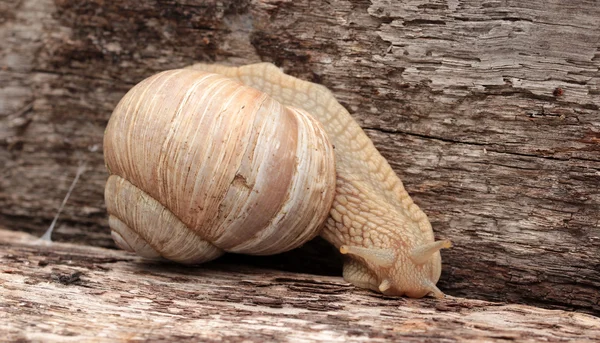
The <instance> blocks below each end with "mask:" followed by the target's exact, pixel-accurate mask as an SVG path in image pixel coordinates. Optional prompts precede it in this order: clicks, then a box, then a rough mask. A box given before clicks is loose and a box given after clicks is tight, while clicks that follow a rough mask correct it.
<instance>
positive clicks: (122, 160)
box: [104, 63, 451, 297]
mask: <svg viewBox="0 0 600 343" xmlns="http://www.w3.org/2000/svg"><path fill="white" fill-rule="evenodd" d="M332 144H333V145H334V146H335V149H333V148H332ZM104 153H105V159H106V165H107V168H108V170H109V172H110V174H111V175H110V177H109V179H108V182H107V185H106V192H105V198H106V203H107V209H108V213H109V225H110V227H111V230H112V236H113V238H114V240H115V242H116V243H117V244H118V245H119V246H120V247H122V248H124V249H126V250H130V251H135V252H136V253H138V254H140V255H141V256H144V257H148V258H158V257H164V258H168V259H171V260H174V261H178V262H183V263H199V262H203V261H208V260H211V259H214V258H216V257H218V256H220V255H221V254H222V253H223V252H224V251H231V252H239V253H247V254H274V253H278V252H282V251H286V250H289V249H292V248H294V247H297V246H299V245H301V244H303V243H304V242H306V241H308V240H310V239H311V238H313V237H314V236H315V235H317V234H320V235H321V236H322V237H323V238H325V239H326V240H328V241H329V242H330V243H332V244H333V245H334V246H335V247H337V248H338V249H339V250H340V252H341V253H342V254H345V255H346V257H345V263H344V273H343V274H344V278H345V279H346V280H347V281H349V282H351V283H352V284H354V285H356V286H358V287H364V288H369V289H372V290H375V291H378V292H382V293H384V294H390V295H407V296H410V297H422V296H425V295H427V294H432V295H434V296H436V297H443V293H442V292H441V291H440V290H439V289H438V288H437V287H436V286H435V284H436V282H437V281H438V279H439V277H440V273H441V257H440V253H439V250H440V249H442V248H448V247H450V246H451V244H450V242H449V241H447V240H443V241H434V236H433V231H432V228H431V224H430V223H429V220H428V219H427V216H426V215H425V213H423V211H421V209H420V208H419V207H418V206H417V205H416V204H414V202H413V201H412V199H411V198H410V196H409V195H408V193H407V192H406V190H405V189H404V186H403V184H402V182H401V181H400V179H399V178H398V177H397V176H396V174H395V173H394V172H393V170H392V169H391V167H390V166H389V164H388V163H387V161H386V160H385V159H384V158H383V157H382V156H381V155H380V154H379V152H378V151H377V149H376V148H375V147H374V145H373V143H372V142H371V140H370V139H369V138H368V137H367V136H366V134H365V133H364V132H363V130H362V129H361V128H360V126H359V125H358V124H357V123H356V122H355V121H354V120H353V119H352V117H351V116H350V115H349V113H348V112H347V111H346V110H345V109H344V107H343V106H341V105H340V104H339V103H338V102H337V101H336V100H335V98H334V97H333V95H332V94H331V92H329V91H328V90H327V89H326V88H325V87H323V86H320V85H315V84H313V83H309V82H306V81H302V80H299V79H296V78H293V77H291V76H288V75H285V74H283V73H282V72H281V71H280V70H279V69H278V68H276V67H275V66H273V65H271V64H268V63H261V64H255V65H248V66H243V67H239V68H235V67H225V66H220V65H209V64H196V65H194V66H191V67H189V68H188V69H184V70H173V71H166V72H163V73H160V74H157V75H155V76H152V77H150V78H148V79H146V80H144V81H142V82H141V83H140V84H138V85H136V86H135V87H134V88H133V89H131V90H130V91H129V92H128V93H127V94H126V95H125V97H124V98H123V99H122V100H121V102H120V103H119V104H118V106H117V107H116V109H115V111H114V112H113V115H112V116H111V119H110V121H109V124H108V127H107V130H106V133H105V139H104Z"/></svg>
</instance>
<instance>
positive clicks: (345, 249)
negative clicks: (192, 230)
mask: <svg viewBox="0 0 600 343" xmlns="http://www.w3.org/2000/svg"><path fill="white" fill-rule="evenodd" d="M188 68H189V69H192V70H196V71H203V72H209V73H215V74H220V75H223V76H226V77H227V78H229V79H233V80H237V81H239V82H241V83H242V84H244V85H246V86H250V87H252V88H253V89H257V90H259V91H261V92H264V93H266V94H268V96H269V98H272V99H274V100H275V101H276V102H278V103H280V104H281V105H283V106H284V107H286V108H288V109H299V111H302V113H310V115H311V116H312V117H313V118H315V120H316V121H318V122H319V124H318V125H317V126H319V125H322V128H323V130H324V132H325V133H326V136H327V138H325V139H328V140H329V141H330V143H332V144H333V146H334V147H335V148H334V149H333V151H334V155H335V157H334V162H331V163H330V164H328V166H329V167H331V166H335V171H334V176H333V179H332V178H331V177H329V178H327V177H326V178H321V179H320V180H324V179H327V180H329V181H331V182H332V185H333V192H332V194H333V195H331V198H329V195H328V193H327V192H326V191H323V194H327V195H324V196H323V200H322V202H321V203H320V205H319V206H325V207H323V208H325V209H326V212H327V213H326V214H325V216H324V217H322V218H321V217H319V218H318V219H317V220H313V221H312V222H320V221H321V222H323V221H324V225H317V226H318V227H317V229H315V230H314V233H311V234H307V235H305V236H306V237H310V236H312V235H313V234H317V233H319V234H320V235H321V236H322V237H324V238H325V239H326V240H328V241H329V242H331V243H332V244H333V245H334V246H335V247H336V248H338V249H339V250H340V252H341V253H342V254H346V259H345V263H344V271H343V274H344V278H345V279H346V280H347V281H349V282H350V283H352V284H354V285H356V286H357V287H363V288H369V289H372V290H375V291H378V292H382V293H384V294H389V295H406V296H409V297H415V298H418V297H423V296H425V295H428V294H431V295H434V296H435V297H443V293H442V292H441V291H440V290H439V289H438V288H437V287H436V286H435V284H436V283H437V281H438V279H439V277H440V273H441V258H440V253H439V250H440V249H442V248H448V247H450V242H449V241H446V240H444V241H437V242H436V241H434V236H433V231H432V228H431V224H430V223H429V220H428V219H427V216H426V215H425V214H424V213H423V212H422V211H421V209H420V208H419V207H418V206H417V205H416V204H414V203H413V201H412V199H411V198H410V196H409V195H408V193H407V192H406V190H405V189H404V186H403V185H402V182H401V181H400V179H399V178H398V177H397V176H396V174H395V173H394V171H393V170H392V169H391V167H390V166H389V164H388V163H387V161H386V160H385V159H384V158H383V157H382V156H381V155H380V154H379V152H378V151H377V149H376V148H375V147H374V145H373V143H372V142H371V140H370V139H369V138H368V137H367V136H366V134H365V133H364V131H363V130H362V129H361V128H360V126H359V125H358V124H357V123H356V122H355V121H354V120H353V119H352V117H351V116H350V114H349V113H348V112H347V111H346V109H344V107H343V106H341V105H340V104H339V103H338V102H337V101H336V100H335V98H334V97H333V95H332V93H331V92H330V91H329V90H327V89H326V88H325V87H323V86H320V85H316V84H313V83H310V82H306V81H302V80H299V79H296V78H293V77H291V76H288V75H285V74H284V73H282V72H281V71H280V70H279V69H278V68H277V67H275V66H273V65H272V64H268V63H260V64H254V65H248V66H243V67H237V68H236V67H226V66H220V65H212V64H196V65H193V66H190V67H188ZM189 69H188V70H189ZM211 77H212V76H211ZM144 82H146V81H144ZM123 102H124V100H122V103H123ZM119 106H121V104H119ZM115 112H117V110H115ZM113 116H114V114H113ZM112 121H113V119H112V118H111V123H109V127H110V125H113V123H112ZM115 125H116V124H115ZM165 125H166V126H169V125H167V124H166V123H165ZM119 129H120V130H123V128H119ZM125 130H127V129H126V128H125ZM280 130H281V131H283V130H285V128H280ZM107 132H108V130H107ZM121 132H123V131H121ZM125 132H126V131H125ZM139 134H154V133H152V132H144V133H139ZM117 136H119V135H117ZM121 136H127V134H125V135H122V134H121ZM111 139H112V138H111ZM111 139H105V151H106V149H107V146H106V145H107V144H111V143H110V140H111ZM158 141H161V140H160V139H159V140H158ZM161 142H162V141H161ZM132 143H133V141H131V142H124V143H123V144H122V145H120V146H121V148H120V149H121V150H126V149H129V145H130V144H132ZM325 145H327V144H326V143H325ZM159 146H160V144H159ZM163 148H164V147H163ZM109 149H112V148H110V147H109ZM117 149H119V148H117ZM325 150H326V149H325ZM121 152H122V151H121ZM115 155H118V154H115ZM107 160H108V159H107ZM323 160H325V158H323ZM176 162H181V161H174V162H173V164H172V166H171V168H175V166H176ZM122 163H125V162H122ZM323 164H326V163H323ZM107 165H108V167H109V169H110V171H111V173H113V174H118V175H121V176H123V175H125V174H127V173H123V172H115V171H113V167H112V165H111V163H107ZM317 169H318V168H317ZM321 169H322V170H325V169H327V168H325V167H323V168H321ZM130 174H131V173H130ZM133 174H135V173H133ZM184 174H185V173H182V174H181V175H184ZM325 174H326V173H325ZM111 178H113V176H111ZM122 178H123V179H124V180H125V179H127V180H129V179H128V178H129V175H125V176H123V177H122ZM162 181H164V180H161V179H159V178H154V179H152V178H150V179H149V180H146V181H144V182H142V183H147V184H149V187H150V188H149V189H150V190H149V191H145V192H146V193H147V194H148V197H150V198H152V199H158V198H157V196H158V195H157V194H155V193H157V192H156V191H152V187H157V186H152V185H151V184H152V183H153V182H162ZM329 181H327V182H329ZM120 182H121V181H120ZM122 182H124V183H127V182H128V181H122ZM110 183H111V180H110V179H109V184H110ZM111 192H112V191H111ZM108 193H109V192H108V186H107V194H108ZM112 193H115V192H112ZM307 196H310V195H307ZM111 197H112V196H111ZM137 197H138V198H139V199H142V200H143V201H144V202H147V203H149V204H150V207H152V206H158V205H160V204H161V203H162V204H165V202H164V201H158V202H159V204H158V205H156V204H153V203H152V200H150V199H146V195H144V194H142V195H137ZM125 198H126V197H125ZM133 198H135V197H133ZM133 198H132V199H131V200H130V201H135V200H133ZM108 201H109V196H108V195H107V207H108V209H109V213H121V214H118V215H112V214H111V217H119V216H128V215H127V214H126V212H127V211H129V210H127V209H125V207H124V206H120V205H115V206H112V207H114V208H111V205H108ZM328 201H329V202H330V205H327V202H328ZM166 203H167V206H166V208H168V209H170V210H171V211H173V213H172V214H173V216H174V217H175V219H173V220H175V221H176V220H179V219H178V218H180V219H181V222H184V224H183V223H182V225H183V226H186V225H188V223H187V222H189V221H190V219H184V218H182V217H181V215H180V214H179V213H178V211H177V210H176V209H177V207H171V204H169V201H167V202H166ZM160 206H162V205H160ZM119 207H121V208H119ZM173 208H175V210H173ZM139 211H141V212H144V211H145V210H139ZM139 211H138V212H139ZM160 211H161V210H159V213H163V212H165V213H166V212H169V213H170V211H169V210H166V209H164V210H162V211H163V212H160ZM134 212H135V211H134ZM317 213H318V211H316V210H315V211H314V213H312V214H307V213H303V212H296V215H297V216H307V215H308V216H311V215H312V216H315V215H317ZM162 215H163V216H168V215H167V214H164V213H163V214H162ZM159 216H160V215H159ZM130 217H131V216H130ZM138 217H141V214H136V215H133V218H134V219H131V220H130V222H132V223H131V225H135V226H136V227H137V226H143V225H146V223H144V222H142V221H143V220H149V221H154V220H158V219H139V218H138ZM113 221H115V222H116V220H113ZM134 221H138V222H139V223H133V222H134ZM119 225H120V226H119ZM122 226H127V225H121V224H119V223H118V222H117V224H116V226H115V227H116V228H117V229H115V227H113V226H112V225H111V228H112V229H113V232H114V231H119V232H121V231H122V232H123V233H119V232H118V233H117V234H115V235H113V236H116V239H115V240H116V241H117V243H119V240H121V242H120V243H119V245H121V246H123V247H124V248H129V250H135V251H138V250H140V251H141V252H142V253H146V254H147V255H148V256H149V257H156V256H157V255H158V256H163V257H167V258H170V257H168V256H167V255H170V253H169V254H165V253H164V252H163V251H162V250H161V252H160V253H157V252H156V251H153V247H155V246H156V243H153V242H148V240H147V239H146V237H142V238H139V237H137V236H135V235H139V234H137V233H131V231H132V230H130V229H129V227H128V228H126V229H122V228H121V227H122ZM188 226H189V225H188ZM321 226H323V227H322V229H321V230H320V232H318V231H317V230H319V229H320V227H321ZM144 235H146V234H144ZM119 236H120V237H119ZM124 236H131V237H127V239H125V238H124ZM140 236H141V235H140ZM196 236H197V237H199V238H198V239H199V240H200V241H203V238H204V237H206V236H205V235H203V234H197V235H196ZM200 237H202V238H200ZM188 239H190V237H184V238H181V239H179V243H177V244H183V246H184V247H187V246H186V245H185V244H187V243H185V242H187V240H188ZM158 241H160V242H162V243H165V242H166V243H165V244H167V245H172V246H175V244H171V243H169V242H167V240H165V237H162V238H160V239H158ZM131 242H134V243H131ZM145 242H147V243H145ZM211 242H212V241H211ZM190 244H191V243H190ZM193 244H197V242H194V243H193ZM208 244H212V243H208ZM131 245H136V247H131ZM149 246H150V247H149ZM215 246H216V245H215ZM173 249H175V248H173ZM188 250H193V249H187V248H186V249H184V251H188ZM209 250H210V249H209ZM245 252H249V251H245ZM138 253H139V252H138ZM220 253H222V249H221V248H217V251H216V252H215V253H212V252H210V251H209V252H208V253H202V254H209V255H210V258H213V255H216V256H218V254H220ZM188 255H190V254H188ZM191 255H192V257H193V254H191ZM198 260H202V258H198ZM188 261H195V260H194V258H189V257H186V258H185V259H184V261H183V262H188Z"/></svg>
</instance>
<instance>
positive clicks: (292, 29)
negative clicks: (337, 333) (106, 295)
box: [0, 0, 600, 314]
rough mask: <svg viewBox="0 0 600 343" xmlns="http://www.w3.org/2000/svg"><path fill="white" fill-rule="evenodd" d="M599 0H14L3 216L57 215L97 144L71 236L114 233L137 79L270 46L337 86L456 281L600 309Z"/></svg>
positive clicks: (5, 65)
mask: <svg viewBox="0 0 600 343" xmlns="http://www.w3.org/2000/svg"><path fill="white" fill-rule="evenodd" d="M598 18H600V7H599V6H598V5H597V2H596V1H585V0H574V1H560V0H551V1H543V0H532V1H502V2H498V1H484V0H479V1H458V0H448V1H401V2H400V1H398V2H396V1H383V0H373V1H341V0H339V1H337V0H336V1H327V2H325V1H323V2H315V1H309V0H295V1H293V2H292V1H283V0H281V1H278V0H277V1H233V0H226V1H200V0H179V1H147V2H139V1H134V0H123V1H102V0H90V1H79V0H55V1H51V0H18V1H13V0H0V41H1V42H2V44H1V45H0V67H1V68H2V69H1V71H0V161H3V163H2V164H1V165H0V222H3V223H5V224H6V225H7V226H9V227H11V228H13V229H24V230H27V231H29V232H35V233H37V234H41V232H42V231H43V229H45V227H46V226H47V225H48V224H49V222H50V221H51V219H52V217H53V216H54V213H55V211H56V208H57V207H58V206H59V204H60V201H61V200H62V197H63V196H64V194H65V193H66V190H67V188H68V186H69V183H70V181H71V179H72V177H73V175H74V174H75V170H76V168H77V166H78V164H79V162H80V161H85V162H86V163H87V165H88V171H87V172H86V173H85V174H84V175H83V177H82V181H81V183H80V184H79V185H78V186H77V188H76V189H75V192H74V194H73V197H72V200H71V201H70V202H69V203H68V204H67V207H66V209H65V213H64V215H63V216H62V219H61V221H60V224H59V229H58V232H57V233H58V234H57V238H59V239H60V240H67V241H78V242H84V243H89V244H94V245H101V246H110V245H111V242H110V240H109V237H108V234H107V232H108V231H107V230H106V219H105V211H104V205H103V200H102V190H103V184H104V181H105V179H106V173H105V171H104V168H103V162H102V146H101V144H102V134H103V130H104V126H105V124H106V122H107V120H108V117H109V115H110V112H111V110H112V108H113V107H114V106H115V104H116V103H117V101H118V100H119V98H120V97H121V96H122V95H123V94H124V93H125V91H126V90H127V89H128V88H129V87H131V86H132V85H133V84H134V83H136V82H138V81H139V80H141V79H142V78H144V77H147V76H149V75H151V74H152V73H154V72H157V71H159V70H163V69H168V68H175V67H181V66H184V65H188V64H191V63H193V62H196V61H218V62H222V63H232V64H241V63H251V62H257V61H261V60H263V61H271V62H274V63H276V64H277V65H279V66H281V67H283V68H284V70H285V71H286V72H287V73H289V74H292V75H295V76H298V77H301V78H304V79H308V80H311V81H314V82H318V83H322V84H324V85H326V86H327V87H329V88H330V89H332V90H333V92H334V93H335V95H336V96H337V97H338V98H339V99H340V101H341V102H342V103H343V104H344V105H345V106H346V107H347V108H348V109H349V110H350V112H351V113H352V114H353V115H354V117H355V118H356V119H357V120H358V121H359V123H360V124H361V125H362V126H363V127H364V128H365V129H366V131H367V134H368V135H369V136H370V137H372V139H373V140H374V142H375V144H376V145H377V147H378V148H379V149H380V150H381V151H382V152H383V154H384V155H385V156H386V157H387V158H388V159H389V160H390V162H391V164H392V166H393V167H394V168H395V170H396V171H397V172H398V174H399V175H400V176H401V178H402V179H403V180H404V181H405V184H406V188H407V189H408V191H409V192H410V193H411V194H412V195H413V198H414V199H415V201H416V202H417V203H418V204H419V205H420V206H421V207H422V208H423V210H424V211H425V212H426V213H427V214H428V215H429V217H430V219H431V220H432V223H433V226H434V230H435V231H436V233H437V235H438V237H439V238H450V239H452V240H453V242H454V243H455V248H454V249H452V250H449V251H444V253H443V258H444V262H445V270H444V273H443V275H442V279H441V282H440V288H441V289H442V290H444V291H446V292H447V293H449V294H452V295H460V296H467V297H474V298H480V299H486V300H495V301H510V302H519V303H527V304H532V305H539V306H544V307H551V308H564V309H575V310H579V311H586V312H590V313H596V314H598V313H600V292H599V291H598V290H599V289H600V249H599V248H598V246H599V245H600V233H599V230H600V211H599V210H598V209H599V208H600V191H599V190H600V189H599V187H600V116H599V111H598V109H599V106H600V25H599V22H598ZM559 88H560V89H561V90H562V91H561V90H559ZM305 260H306V259H304V260H303V263H305ZM273 263H279V262H278V261H274V262H273ZM328 268H329V267H328ZM318 269H319V268H318V267H315V268H314V269H313V270H318ZM329 270H331V268H330V269H329Z"/></svg>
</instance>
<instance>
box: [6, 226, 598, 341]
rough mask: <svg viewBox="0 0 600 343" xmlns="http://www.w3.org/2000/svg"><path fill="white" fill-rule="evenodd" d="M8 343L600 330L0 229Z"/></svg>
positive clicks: (494, 336) (577, 334) (435, 337)
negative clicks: (152, 258)
mask: <svg viewBox="0 0 600 343" xmlns="http://www.w3.org/2000/svg"><path fill="white" fill-rule="evenodd" d="M0 260H2V262H3V263H2V266H1V267H0V285H1V287H0V335H1V337H4V339H3V340H4V341H6V342H23V341H26V342H82V341H85V342H115V341H123V342H125V341H127V342H132V341H136V342H137V341H145V342H157V341H170V342H172V341H189V340H195V341H196V340H202V341H205V342H223V341H227V342H265V341H270V342H389V341H402V342H423V341H435V342H499V341H507V340H510V341H519V342H540V341H545V342H564V341H574V340H577V341H579V342H594V341H597V340H598V339H600V319H598V318H596V317H593V316H590V315H585V314H578V313H572V312H564V311H559V310H542V309H539V308H535V307H529V306H524V305H506V304H501V303H492V302H485V301H479V300H467V299H462V298H455V297H448V298H447V299H444V300H434V299H422V300H414V299H405V298H392V297H385V296H382V295H380V294H376V293H374V292H369V291H365V290H360V289H356V288H354V287H352V286H351V285H350V284H348V283H346V282H344V281H343V279H342V278H340V277H331V276H329V277H328V276H315V275H309V274H300V273H289V272H278V271H274V270H266V269H257V268H253V267H248V266H243V265H242V266H240V265H230V264H222V263H210V264H206V265H203V266H201V267H198V268H190V267H182V266H178V265H170V264H161V263H148V262H143V261H142V260H140V259H139V258H138V257H135V256H133V255H130V254H128V253H126V252H123V251H114V250H108V249H104V248H94V247H89V246H78V245H72V244H66V243H54V244H51V245H43V244H42V245H40V244H39V242H38V241H37V239H36V238H35V237H32V236H29V235H27V234H24V233H18V232H11V231H3V230H0Z"/></svg>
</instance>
